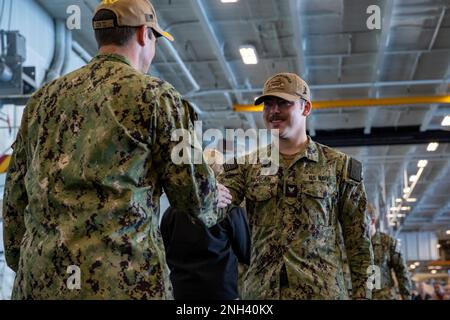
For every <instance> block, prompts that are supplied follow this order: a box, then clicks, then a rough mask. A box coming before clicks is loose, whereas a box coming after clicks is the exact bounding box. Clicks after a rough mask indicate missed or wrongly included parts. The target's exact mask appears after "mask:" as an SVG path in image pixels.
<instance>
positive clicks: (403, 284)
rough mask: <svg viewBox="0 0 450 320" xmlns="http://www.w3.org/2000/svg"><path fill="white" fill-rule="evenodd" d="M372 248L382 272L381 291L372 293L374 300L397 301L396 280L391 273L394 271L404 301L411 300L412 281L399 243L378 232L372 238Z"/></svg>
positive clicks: (376, 262)
mask: <svg viewBox="0 0 450 320" xmlns="http://www.w3.org/2000/svg"><path fill="white" fill-rule="evenodd" d="M372 247H373V254H374V261H375V265H376V266H378V267H379V268H380V272H381V279H380V280H381V289H380V290H373V291H372V297H373V299H375V300H395V299H396V291H395V286H394V280H393V279H392V273H391V271H394V272H395V277H396V279H397V282H398V286H399V289H400V294H401V295H402V298H403V299H404V300H411V290H412V288H411V280H410V278H409V274H408V268H407V267H406V265H405V262H404V260H403V257H402V254H401V252H400V250H399V249H398V247H397V241H396V240H394V239H392V238H391V237H390V236H389V235H387V234H385V233H382V232H377V233H376V234H375V235H374V236H373V237H372Z"/></svg>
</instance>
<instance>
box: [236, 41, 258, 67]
mask: <svg viewBox="0 0 450 320" xmlns="http://www.w3.org/2000/svg"><path fill="white" fill-rule="evenodd" d="M239 52H240V53H241V57H242V61H244V63H245V64H258V56H257V54H256V49H255V47H254V46H249V45H246V46H241V47H240V48H239Z"/></svg>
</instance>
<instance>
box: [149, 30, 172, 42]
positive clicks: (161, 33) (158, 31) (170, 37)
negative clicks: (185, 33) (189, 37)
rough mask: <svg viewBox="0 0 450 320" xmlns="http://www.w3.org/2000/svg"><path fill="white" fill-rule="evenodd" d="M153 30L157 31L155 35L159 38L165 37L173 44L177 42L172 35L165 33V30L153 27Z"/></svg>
mask: <svg viewBox="0 0 450 320" xmlns="http://www.w3.org/2000/svg"><path fill="white" fill-rule="evenodd" d="M152 29H153V31H155V33H156V34H157V35H158V36H159V37H164V38H166V39H167V40H169V41H171V42H173V41H175V38H174V37H173V36H172V35H171V34H170V33H168V32H167V31H164V30H162V29H161V28H159V27H156V28H155V27H152Z"/></svg>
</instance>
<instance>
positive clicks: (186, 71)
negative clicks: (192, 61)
mask: <svg viewBox="0 0 450 320" xmlns="http://www.w3.org/2000/svg"><path fill="white" fill-rule="evenodd" d="M158 20H159V24H160V25H162V26H164V25H166V24H165V23H164V20H162V19H161V18H160V17H159V18H158ZM162 45H163V46H164V47H165V48H166V49H167V51H169V53H170V55H171V56H172V57H173V58H174V60H175V61H176V63H177V64H178V65H179V67H180V68H181V71H182V72H183V73H184V75H185V76H186V78H187V80H188V81H189V83H190V84H191V86H192V88H191V90H190V91H189V92H187V93H185V94H192V93H194V92H197V91H198V90H200V85H199V84H198V82H197V80H195V78H194V76H193V75H192V72H191V71H190V70H189V68H188V66H187V65H186V63H185V62H184V61H183V59H182V58H181V56H180V54H179V53H178V50H177V49H176V48H175V46H174V45H173V43H172V42H170V41H168V40H163V41H162ZM152 66H155V64H152ZM159 73H160V72H159Z"/></svg>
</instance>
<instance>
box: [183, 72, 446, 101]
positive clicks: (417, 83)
mask: <svg viewBox="0 0 450 320" xmlns="http://www.w3.org/2000/svg"><path fill="white" fill-rule="evenodd" d="M448 77H450V75H448V76H446V77H445V78H444V79H432V80H414V81H383V82H377V83H375V84H374V83H371V82H358V83H336V84H323V85H320V84H319V85H310V86H309V87H310V89H311V90H331V89H356V88H371V87H372V86H375V87H397V86H420V85H438V84H439V85H442V84H443V83H444V84H446V83H447V82H448V80H449V79H448ZM262 91H263V88H252V89H217V90H216V89H214V90H204V91H200V92H197V93H192V94H189V95H187V97H188V98H193V97H201V96H207V95H214V94H224V93H226V92H229V93H254V92H257V93H261V92H262Z"/></svg>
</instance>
